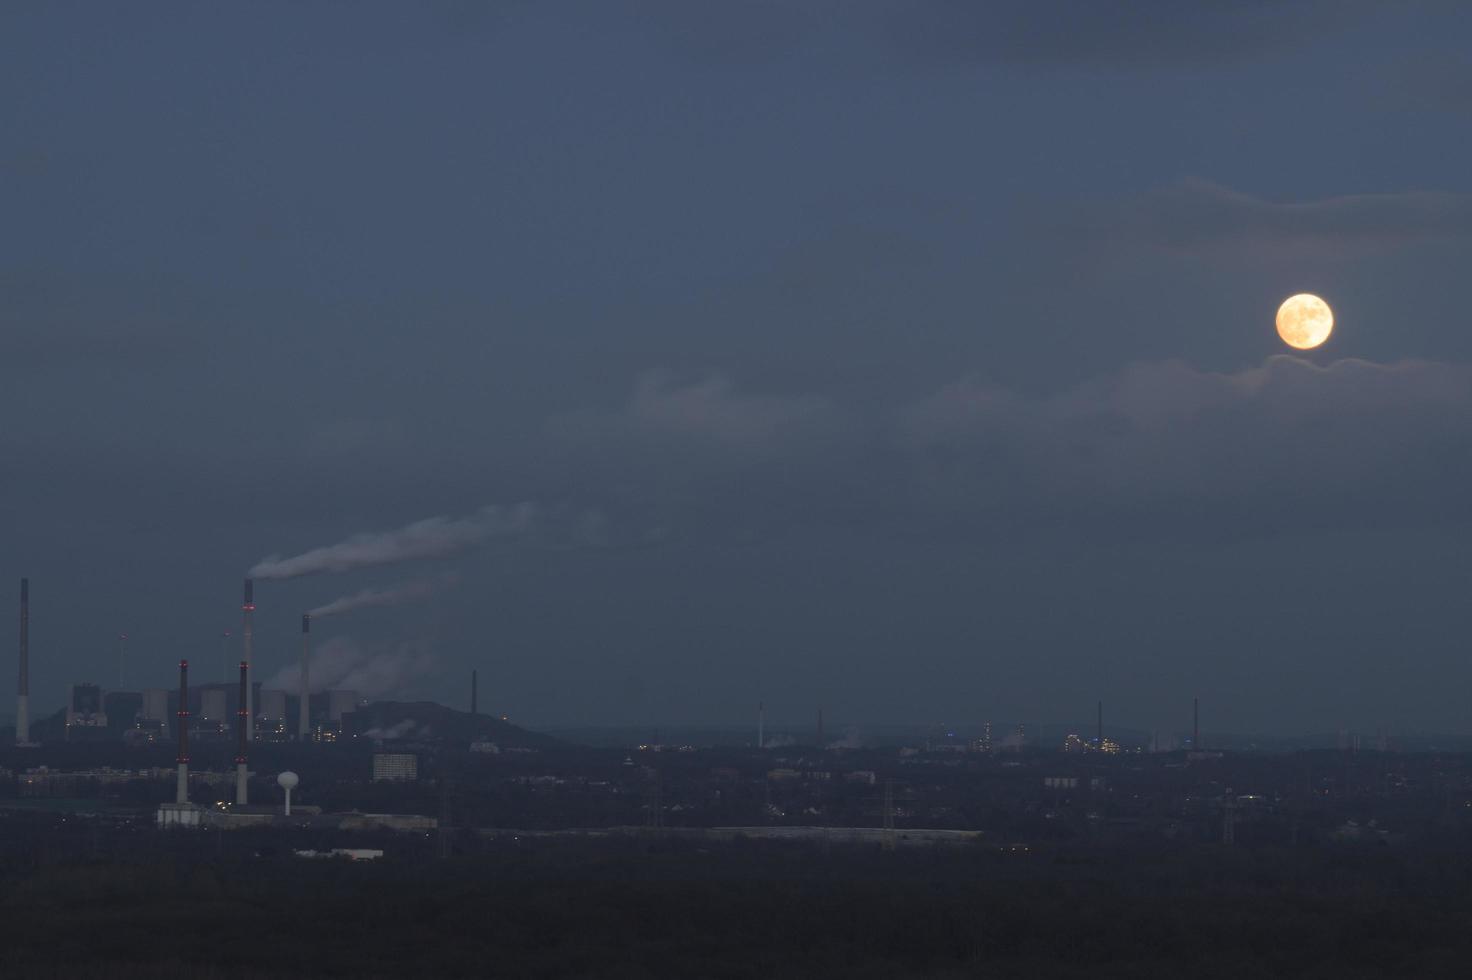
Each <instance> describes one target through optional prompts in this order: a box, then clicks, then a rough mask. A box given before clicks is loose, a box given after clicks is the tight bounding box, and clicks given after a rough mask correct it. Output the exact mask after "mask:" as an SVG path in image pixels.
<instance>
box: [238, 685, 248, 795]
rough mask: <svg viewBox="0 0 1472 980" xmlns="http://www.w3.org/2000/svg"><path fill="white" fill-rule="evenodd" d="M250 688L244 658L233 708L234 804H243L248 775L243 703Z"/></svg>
mask: <svg viewBox="0 0 1472 980" xmlns="http://www.w3.org/2000/svg"><path fill="white" fill-rule="evenodd" d="M249 689H250V677H249V667H247V665H246V663H245V661H244V660H242V661H241V662H240V700H239V702H238V705H239V706H238V707H237V708H236V709H235V715H236V719H235V728H236V730H237V731H238V732H239V736H238V738H239V741H238V743H237V748H236V750H235V805H236V806H245V802H246V790H247V784H248V783H249V781H250V780H249V777H248V776H247V775H246V761H245V750H246V744H247V739H248V738H249V735H248V734H247V732H248V731H249V729H250V709H249V708H247V707H246V705H245V699H246V692H247V691H248V690H249Z"/></svg>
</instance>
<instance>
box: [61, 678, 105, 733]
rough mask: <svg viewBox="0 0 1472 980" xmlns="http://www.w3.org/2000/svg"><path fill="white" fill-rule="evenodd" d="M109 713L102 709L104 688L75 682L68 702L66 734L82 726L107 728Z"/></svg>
mask: <svg viewBox="0 0 1472 980" xmlns="http://www.w3.org/2000/svg"><path fill="white" fill-rule="evenodd" d="M106 727H107V713H106V712H105V711H103V710H102V688H100V687H98V686H97V685H96V684H73V685H72V690H71V696H70V697H69V698H68V699H67V703H66V734H67V738H71V736H72V732H73V731H75V730H77V729H82V728H89V729H90V728H106Z"/></svg>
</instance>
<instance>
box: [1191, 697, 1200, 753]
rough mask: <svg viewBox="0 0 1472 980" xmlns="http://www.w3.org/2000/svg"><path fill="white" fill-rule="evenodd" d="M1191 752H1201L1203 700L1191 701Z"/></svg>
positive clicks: (1194, 699)
mask: <svg viewBox="0 0 1472 980" xmlns="http://www.w3.org/2000/svg"><path fill="white" fill-rule="evenodd" d="M1191 751H1192V752H1199V751H1201V699H1200V698H1192V699H1191Z"/></svg>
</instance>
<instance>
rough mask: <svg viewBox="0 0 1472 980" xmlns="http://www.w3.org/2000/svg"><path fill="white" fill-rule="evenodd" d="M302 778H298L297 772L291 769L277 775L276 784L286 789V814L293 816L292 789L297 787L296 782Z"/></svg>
mask: <svg viewBox="0 0 1472 980" xmlns="http://www.w3.org/2000/svg"><path fill="white" fill-rule="evenodd" d="M300 781H301V780H299V779H297V778H296V773H294V772H291V771H290V770H288V771H286V772H283V773H282V774H281V775H279V776H277V777H276V785H277V786H280V787H281V788H282V789H284V790H286V815H287V816H288V817H289V816H291V791H292V790H294V789H296V784H297V783H299V782H300Z"/></svg>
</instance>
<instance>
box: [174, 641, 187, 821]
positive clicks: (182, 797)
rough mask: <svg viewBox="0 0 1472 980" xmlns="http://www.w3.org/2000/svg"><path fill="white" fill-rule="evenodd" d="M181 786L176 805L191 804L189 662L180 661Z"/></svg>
mask: <svg viewBox="0 0 1472 980" xmlns="http://www.w3.org/2000/svg"><path fill="white" fill-rule="evenodd" d="M178 763H179V786H178V789H177V790H176V791H175V793H174V802H175V803H188V802H189V661H187V660H181V661H179V758H178Z"/></svg>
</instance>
